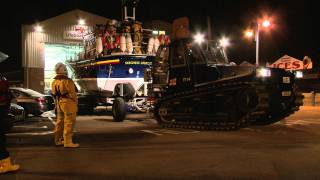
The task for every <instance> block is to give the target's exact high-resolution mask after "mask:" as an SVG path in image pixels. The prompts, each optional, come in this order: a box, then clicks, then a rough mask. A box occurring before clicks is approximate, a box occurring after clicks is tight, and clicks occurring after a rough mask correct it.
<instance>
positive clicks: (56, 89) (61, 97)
mask: <svg viewBox="0 0 320 180" xmlns="http://www.w3.org/2000/svg"><path fill="white" fill-rule="evenodd" d="M55 71H56V76H55V77H54V80H53V82H52V95H53V97H54V99H55V105H56V110H57V122H56V126H55V131H54V142H55V144H56V145H57V146H60V145H61V146H62V145H63V146H64V147H65V148H76V147H79V144H75V143H73V140H72V135H73V127H74V123H75V120H76V116H77V104H78V99H77V88H76V86H75V84H74V82H73V81H72V80H71V79H70V78H68V71H67V67H66V66H65V65H64V64H63V63H57V64H56V65H55Z"/></svg>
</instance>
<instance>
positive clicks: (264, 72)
mask: <svg viewBox="0 0 320 180" xmlns="http://www.w3.org/2000/svg"><path fill="white" fill-rule="evenodd" d="M256 76H257V77H270V76H271V70H270V69H268V68H259V69H257V71H256Z"/></svg>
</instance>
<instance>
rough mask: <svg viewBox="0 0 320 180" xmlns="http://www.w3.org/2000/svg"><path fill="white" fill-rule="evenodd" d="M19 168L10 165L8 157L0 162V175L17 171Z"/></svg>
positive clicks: (15, 165)
mask: <svg viewBox="0 0 320 180" xmlns="http://www.w3.org/2000/svg"><path fill="white" fill-rule="evenodd" d="M19 168H20V166H19V165H17V164H12V162H11V159H10V157H8V158H6V159H2V160H1V161H0V174H4V173H6V172H10V171H17V170H18V169H19Z"/></svg>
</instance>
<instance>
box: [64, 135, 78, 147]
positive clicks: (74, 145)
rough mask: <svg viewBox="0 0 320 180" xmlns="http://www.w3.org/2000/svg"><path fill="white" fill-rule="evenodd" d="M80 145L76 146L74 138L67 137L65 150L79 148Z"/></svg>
mask: <svg viewBox="0 0 320 180" xmlns="http://www.w3.org/2000/svg"><path fill="white" fill-rule="evenodd" d="M79 146H80V144H75V143H73V142H72V136H66V139H65V140H64V147H65V148H77V147H79Z"/></svg>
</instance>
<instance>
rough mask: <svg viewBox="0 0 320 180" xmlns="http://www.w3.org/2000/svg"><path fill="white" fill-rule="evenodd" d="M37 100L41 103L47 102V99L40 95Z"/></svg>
mask: <svg viewBox="0 0 320 180" xmlns="http://www.w3.org/2000/svg"><path fill="white" fill-rule="evenodd" d="M36 101H38V102H39V103H45V102H46V99H45V98H43V97H39V98H37V99H36Z"/></svg>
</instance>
